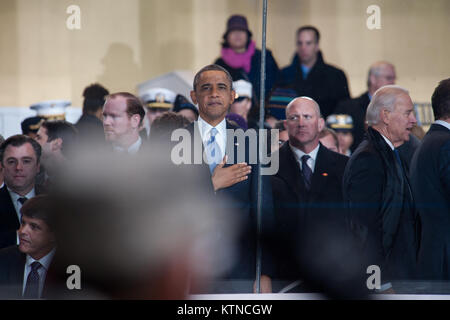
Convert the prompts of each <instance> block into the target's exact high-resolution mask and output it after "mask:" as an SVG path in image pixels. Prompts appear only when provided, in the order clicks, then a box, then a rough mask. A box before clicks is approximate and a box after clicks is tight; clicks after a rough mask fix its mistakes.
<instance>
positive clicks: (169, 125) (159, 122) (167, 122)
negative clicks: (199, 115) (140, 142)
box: [150, 111, 190, 141]
mask: <svg viewBox="0 0 450 320" xmlns="http://www.w3.org/2000/svg"><path fill="white" fill-rule="evenodd" d="M189 123H190V122H189V120H188V119H187V118H186V117H185V116H183V115H181V114H178V113H175V112H172V111H168V112H164V113H162V114H161V115H159V116H157V117H156V118H155V120H154V121H153V123H152V126H151V127H150V140H155V139H160V140H162V139H164V138H167V141H170V135H171V134H172V132H173V131H174V130H176V129H178V128H184V127H186V126H187V125H188V124H189Z"/></svg>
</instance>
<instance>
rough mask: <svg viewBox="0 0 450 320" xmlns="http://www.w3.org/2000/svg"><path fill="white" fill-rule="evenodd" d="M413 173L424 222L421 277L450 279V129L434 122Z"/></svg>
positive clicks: (413, 186) (420, 256) (418, 207)
mask: <svg viewBox="0 0 450 320" xmlns="http://www.w3.org/2000/svg"><path fill="white" fill-rule="evenodd" d="M410 176H411V185H412V189H413V193H414V198H415V201H416V207H417V210H418V211H419V215H420V219H421V222H422V237H421V241H420V250H419V256H418V264H419V274H418V277H419V278H424V279H441V280H450V232H449V230H450V130H448V129H447V128H445V127H444V126H441V125H439V124H433V125H431V127H430V130H429V131H428V133H427V134H426V135H425V137H424V139H423V140H422V145H421V146H420V147H419V149H418V150H417V151H416V153H415V154H414V157H413V160H412V163H411V170H410Z"/></svg>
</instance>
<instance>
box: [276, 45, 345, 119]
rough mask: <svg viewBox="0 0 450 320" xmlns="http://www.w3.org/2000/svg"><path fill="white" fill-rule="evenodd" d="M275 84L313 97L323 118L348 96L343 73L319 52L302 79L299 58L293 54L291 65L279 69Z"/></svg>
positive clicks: (301, 94) (300, 94)
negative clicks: (306, 74)
mask: <svg viewBox="0 0 450 320" xmlns="http://www.w3.org/2000/svg"><path fill="white" fill-rule="evenodd" d="M277 86H280V87H288V88H292V89H294V90H295V91H297V94H298V95H299V96H308V97H310V98H312V99H314V100H315V101H316V102H317V103H318V104H319V106H320V111H321V113H322V115H323V116H324V118H326V117H327V116H328V115H330V114H332V113H334V110H335V108H336V106H337V104H338V103H339V102H340V101H342V100H346V99H349V98H350V93H349V91H348V83H347V77H346V76H345V73H344V72H343V71H342V70H341V69H338V68H336V67H333V66H331V65H329V64H326V63H325V62H324V61H323V58H322V54H321V53H320V52H319V54H318V56H317V61H316V63H315V64H314V66H313V67H312V69H311V70H310V71H309V73H308V76H307V78H306V79H303V73H302V70H301V67H300V59H299V58H298V56H297V55H295V56H294V58H293V59H292V63H291V65H290V66H287V67H285V68H283V69H282V70H281V71H280V73H279V76H278V79H277Z"/></svg>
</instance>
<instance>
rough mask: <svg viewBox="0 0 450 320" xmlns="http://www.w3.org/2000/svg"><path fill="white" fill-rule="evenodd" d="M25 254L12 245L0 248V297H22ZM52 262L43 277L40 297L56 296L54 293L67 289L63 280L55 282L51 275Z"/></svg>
mask: <svg viewBox="0 0 450 320" xmlns="http://www.w3.org/2000/svg"><path fill="white" fill-rule="evenodd" d="M25 263H26V255H25V253H22V252H21V251H20V250H19V247H18V246H17V245H13V246H10V247H7V248H3V249H1V250H0V299H20V298H22V290H23V281H24V274H23V273H24V271H25ZM54 271H55V269H54V267H53V262H52V263H51V264H50V268H49V270H48V272H47V275H46V277H45V282H44V287H43V289H42V295H41V298H46V297H52V298H57V297H58V296H57V295H54V293H56V292H57V293H58V294H59V293H60V292H65V291H67V287H66V283H65V281H60V282H57V281H55V278H54V277H53V276H52V273H53V272H54Z"/></svg>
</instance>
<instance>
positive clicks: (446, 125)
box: [434, 120, 450, 130]
mask: <svg viewBox="0 0 450 320" xmlns="http://www.w3.org/2000/svg"><path fill="white" fill-rule="evenodd" d="M434 123H435V124H440V125H441V126H444V127H446V128H447V129H448V130H450V123H448V122H447V121H443V120H436V121H435V122H434Z"/></svg>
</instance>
